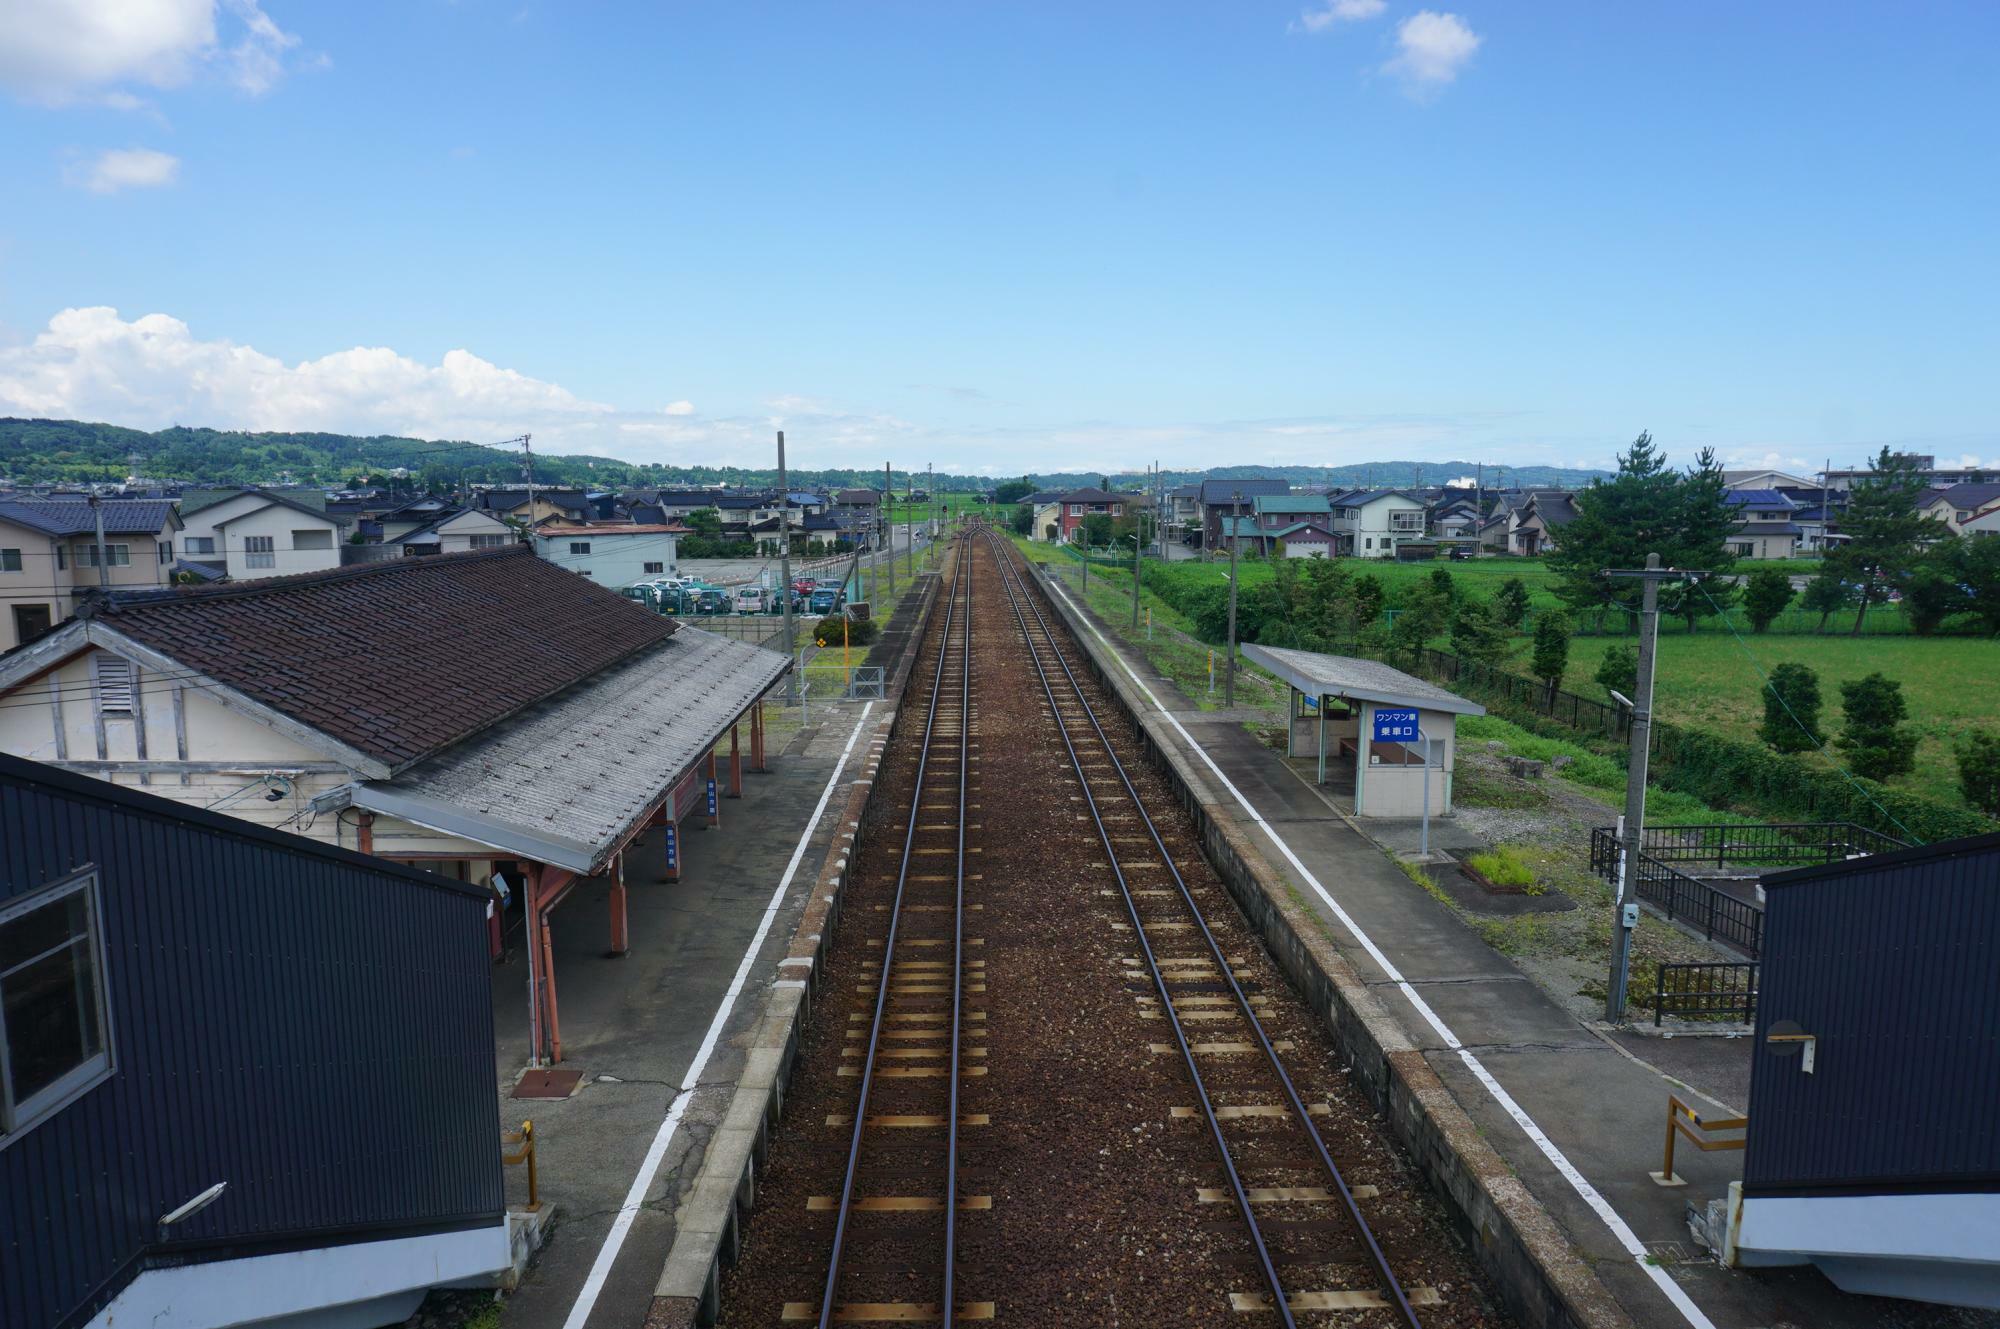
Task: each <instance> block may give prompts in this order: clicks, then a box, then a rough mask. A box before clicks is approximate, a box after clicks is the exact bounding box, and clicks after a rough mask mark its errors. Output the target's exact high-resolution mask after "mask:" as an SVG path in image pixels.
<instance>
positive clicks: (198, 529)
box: [180, 485, 350, 581]
mask: <svg viewBox="0 0 2000 1329" xmlns="http://www.w3.org/2000/svg"><path fill="white" fill-rule="evenodd" d="M314 499H317V500H318V501H317V502H314V501H313V500H314ZM180 515H181V522H182V525H183V526H184V527H185V529H184V530H183V532H182V534H181V554H182V556H183V557H184V558H186V559H188V560H189V561H190V562H201V563H206V564H209V565H210V566H211V567H212V568H213V569H214V570H216V571H218V572H221V573H223V574H224V575H226V576H228V577H230V578H231V579H233V580H236V581H250V580H255V579H256V578H259V577H283V576H288V575H291V574H294V573H300V572H320V571H324V570H325V569H328V568H337V567H339V566H340V547H341V546H342V545H343V544H345V543H346V542H347V536H348V531H349V529H350V527H349V525H348V522H347V521H346V519H345V518H344V517H340V516H335V515H333V514H330V513H328V512H327V511H326V495H324V494H311V495H304V496H302V495H299V494H296V493H291V492H286V491H280V490H275V489H259V488H257V487H256V486H255V485H243V486H241V487H239V488H237V489H235V490H233V491H228V490H210V491H207V492H206V493H204V494H202V495H200V496H199V497H197V498H196V499H195V500H194V501H192V502H185V501H184V502H183V504H182V506H181V514H180Z"/></svg>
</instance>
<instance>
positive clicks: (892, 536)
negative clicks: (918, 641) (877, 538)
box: [882, 461, 896, 613]
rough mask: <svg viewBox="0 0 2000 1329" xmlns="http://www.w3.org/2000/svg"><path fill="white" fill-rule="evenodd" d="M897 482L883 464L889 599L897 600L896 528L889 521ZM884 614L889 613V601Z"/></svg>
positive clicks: (883, 523)
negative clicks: (887, 540)
mask: <svg viewBox="0 0 2000 1329" xmlns="http://www.w3.org/2000/svg"><path fill="white" fill-rule="evenodd" d="M894 489H895V481H893V480H891V479H890V478H889V463H888V462H886V461H885V462H883V463H882V533H883V534H884V535H886V536H887V537H888V538H889V599H891V600H893V599H895V598H896V527H895V525H894V523H892V522H891V521H890V520H889V507H890V504H891V503H893V502H894V501H895V498H896V495H895V492H894ZM883 612H885V613H886V612H888V610H887V601H885V602H884V608H883Z"/></svg>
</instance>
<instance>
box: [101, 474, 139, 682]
mask: <svg viewBox="0 0 2000 1329" xmlns="http://www.w3.org/2000/svg"><path fill="white" fill-rule="evenodd" d="M90 515H91V517H92V518H93V519H94V520H95V521H96V523H97V557H96V558H95V559H93V560H92V562H94V563H96V564H97V589H99V590H101V591H108V590H110V589H111V551H110V550H109V549H107V548H106V547H105V544H104V500H103V499H101V498H99V497H98V496H97V491H96V490H92V491H91V494H90ZM135 686H136V685H135Z"/></svg>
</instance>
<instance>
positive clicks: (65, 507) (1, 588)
mask: <svg viewBox="0 0 2000 1329" xmlns="http://www.w3.org/2000/svg"><path fill="white" fill-rule="evenodd" d="M100 519H101V520H102V522H103V526H104V544H103V547H102V548H101V549H100V548H99V546H98V542H97V530H98V522H99V520H100ZM180 529H181V521H180V518H179V516H178V515H176V514H175V512H174V505H173V503H172V502H171V501H168V500H165V499H135V498H106V499H99V500H98V501H97V503H96V505H95V506H93V505H92V504H91V503H90V502H89V501H88V500H86V499H84V498H81V497H78V498H54V499H30V498H0V651H6V650H11V649H13V648H14V647H15V646H18V645H21V644H22V643H24V642H29V641H33V640H35V638H37V637H40V636H41V635H43V634H44V633H46V632H48V631H49V630H50V629H51V628H53V627H55V625H56V624H58V623H60V622H62V621H63V620H64V619H66V618H68V617H69V616H70V615H71V614H73V613H75V612H76V608H77V605H78V604H79V603H81V602H82V601H83V600H84V599H86V598H88V597H90V596H94V595H98V594H100V593H102V592H104V591H105V590H129V589H137V588H141V587H158V586H164V585H166V584H167V583H168V582H170V581H171V580H173V577H174V571H175V557H176V555H175V551H174V540H175V537H176V535H177V534H178V533H179V531H180Z"/></svg>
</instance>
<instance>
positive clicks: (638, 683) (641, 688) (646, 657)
mask: <svg viewBox="0 0 2000 1329" xmlns="http://www.w3.org/2000/svg"><path fill="white" fill-rule="evenodd" d="M790 663H791V662H790V660H789V659H788V658H787V657H785V656H783V655H779V654H778V653H776V652H775V651H767V650H765V649H764V648H763V647H761V646H751V645H749V644H747V643H744V642H738V641H732V640H730V639H729V638H726V637H719V636H716V635H715V634H713V633H708V632H703V631H701V630H700V629H698V628H691V627H683V628H682V629H681V630H680V631H679V632H677V633H675V634H674V636H673V638H672V639H671V640H669V641H666V642H663V643H661V644H660V645H658V646H656V647H654V648H652V649H650V650H648V651H645V652H643V653H641V654H640V655H638V656H636V657H634V658H633V659H630V660H627V661H626V662H624V663H623V664H619V665H615V666H613V667H612V668H610V669H606V670H604V671H603V672H601V673H599V674H597V675H596V676H595V677H593V678H591V679H589V680H588V681H586V682H584V683H580V684H578V685H577V686H576V687H574V688H571V689H570V690H568V691H566V692H564V693H562V694H561V695H559V696H557V697H554V698H551V699H549V700H547V701H544V702H542V703H540V704H538V705H536V706H533V707H530V708H529V709H527V710H526V711H523V712H522V713H521V714H519V715H517V716H515V717H514V718H512V719H511V720H509V721H507V722H506V723H505V724H501V725H496V726H494V727H493V728H492V729H490V730H488V731H487V732H486V733H484V734H482V735H480V736H479V737H477V738H475V739H472V740H471V741H469V742H466V743H462V744H460V745H459V746H457V747H455V748H453V749H452V750H451V751H449V752H446V753H443V754H441V755H439V756H436V757H432V758H431V759H430V760H428V761H425V762H422V763H420V764H418V765H416V766H413V767H411V768H410V769H409V770H407V771H404V772H403V773H402V774H400V775H398V776H396V777H395V778H394V779H390V780H376V781H369V782H366V783H361V784H357V785H356V786H355V787H354V802H355V805H356V806H357V807H363V808H368V809H370V810H372V811H375V812H383V813H387V814H390V815H392V816H398V817H405V818H407V819H409V820H412V821H416V822H419V823H421V824H423V825H427V826H432V827H434V828H436V829H438V830H441V831H446V832H449V833H451V834H455V835H463V836H466V837H467V838H469V839H473V840H477V841H478V842H479V843H481V844H488V845H492V846H494V847H495V848H498V849H505V850H508V851H510V852H513V853H518V854H520V855H521V856H522V857H524V858H531V859H534V860H536V861H538V862H543V863H552V864H555V865H556V866H558V867H565V868H569V869H571V870H572V871H576V872H595V871H598V870H599V869H601V868H602V867H603V865H604V863H605V861H606V860H607V859H608V858H609V857H610V854H611V851H612V850H613V849H615V848H616V847H617V846H618V844H619V843H620V842H621V841H622V840H623V839H624V838H625V836H626V834H627V833H628V832H629V831H630V830H631V829H632V828H633V827H634V826H635V825H636V824H637V823H638V821H639V820H640V819H641V818H643V817H644V816H646V815H647V813H648V812H649V811H650V810H651V809H652V808H653V807H654V806H656V805H657V804H658V802H659V800H660V797H661V795H662V794H663V792H664V791H665V790H666V789H667V787H668V786H669V785H671V784H672V783H673V782H675V781H676V780H678V779H679V778H680V777H681V775H683V774H684V773H685V772H686V771H687V769H688V768H689V766H691V765H692V764H693V763H694V762H695V761H696V760H698V759H699V758H700V757H701V756H702V755H703V754H705V753H706V752H707V751H708V750H709V748H710V747H712V746H713V745H714V744H715V742H716V740H717V739H718V738H720V737H721V736H722V734H723V733H725V732H726V731H727V730H728V728H729V725H730V722H731V721H733V720H734V719H736V717H737V716H739V715H741V714H742V713H743V711H744V710H745V708H747V707H748V706H749V705H750V703H751V702H753V701H755V700H756V699H757V698H758V697H760V696H762V695H763V693H764V692H765V690H766V689H767V688H769V687H770V686H771V684H772V683H774V682H776V681H777V680H778V679H779V678H780V677H781V676H783V674H784V672H785V670H786V668H787V667H788V666H789V665H790Z"/></svg>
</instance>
